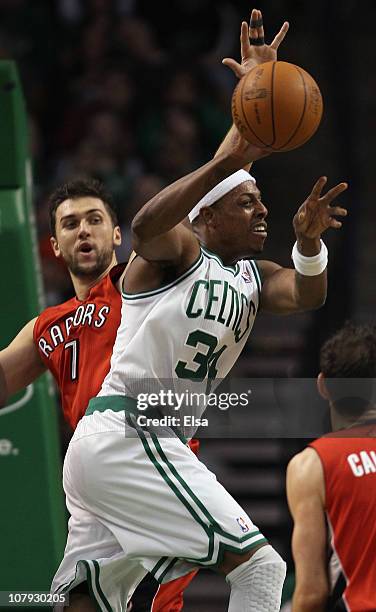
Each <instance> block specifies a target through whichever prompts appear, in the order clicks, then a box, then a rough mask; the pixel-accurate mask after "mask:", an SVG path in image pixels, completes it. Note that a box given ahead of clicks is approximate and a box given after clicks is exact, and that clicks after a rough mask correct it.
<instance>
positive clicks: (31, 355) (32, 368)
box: [0, 319, 46, 406]
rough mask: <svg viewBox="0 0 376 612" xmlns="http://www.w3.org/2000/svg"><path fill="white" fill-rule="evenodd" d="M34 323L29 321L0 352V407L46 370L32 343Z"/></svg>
mask: <svg viewBox="0 0 376 612" xmlns="http://www.w3.org/2000/svg"><path fill="white" fill-rule="evenodd" d="M35 321H36V319H33V320H32V321H29V323H27V324H26V325H25V327H23V328H22V329H21V331H20V332H19V334H18V335H17V336H16V337H15V338H14V340H12V342H11V343H10V344H9V346H7V347H6V348H5V349H3V350H2V351H0V406H3V405H4V404H5V403H6V401H7V398H8V396H10V395H13V393H17V391H20V390H21V389H24V388H25V387H27V385H29V384H30V383H31V382H33V380H35V379H36V378H37V377H38V376H40V375H41V374H43V372H44V371H45V369H46V368H45V366H44V364H43V362H42V361H41V358H40V357H39V353H38V350H37V347H36V346H35V343H34V338H33V330H34V325H35Z"/></svg>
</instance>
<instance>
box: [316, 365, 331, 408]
mask: <svg viewBox="0 0 376 612" xmlns="http://www.w3.org/2000/svg"><path fill="white" fill-rule="evenodd" d="M317 389H318V392H319V393H320V395H321V397H322V398H323V399H325V400H328V401H329V400H330V395H329V392H328V389H327V387H326V384H325V376H324V374H323V373H322V372H320V374H319V375H318V377H317Z"/></svg>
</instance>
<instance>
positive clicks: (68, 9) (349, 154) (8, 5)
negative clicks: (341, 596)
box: [0, 0, 376, 611]
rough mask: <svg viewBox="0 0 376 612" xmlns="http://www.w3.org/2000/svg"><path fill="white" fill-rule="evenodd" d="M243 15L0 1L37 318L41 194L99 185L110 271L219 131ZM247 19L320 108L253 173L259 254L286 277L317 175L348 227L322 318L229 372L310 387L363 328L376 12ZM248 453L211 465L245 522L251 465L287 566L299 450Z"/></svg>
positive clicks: (373, 300) (333, 254)
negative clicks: (32, 219)
mask: <svg viewBox="0 0 376 612" xmlns="http://www.w3.org/2000/svg"><path fill="white" fill-rule="evenodd" d="M251 8H252V6H250V5H247V3H245V2H244V1H243V0H242V1H240V0H233V1H231V0H215V1H214V0H159V1H158V2H151V1H150V0H149V1H148V0H32V1H31V0H0V58H1V59H7V58H11V59H14V60H16V62H17V64H18V68H19V70H20V74H21V80H22V84H23V87H24V91H25V97H26V102H27V107H28V113H29V117H30V137H31V147H32V159H33V170H34V196H35V197H34V202H35V209H36V215H37V228H38V237H39V244H40V253H41V258H42V270H43V276H44V281H45V291H46V303H47V304H48V305H50V304H55V303H57V302H59V301H61V300H64V299H67V298H69V297H71V295H72V288H71V285H70V281H69V277H68V275H67V274H66V272H65V270H64V268H63V267H62V266H61V265H59V263H58V262H57V261H56V260H55V258H54V256H53V254H52V251H51V249H50V246H49V227H48V211H47V206H46V201H47V197H48V194H49V193H50V191H51V190H52V189H54V188H55V187H56V185H58V184H60V183H62V182H65V181H67V180H69V179H72V178H77V177H81V176H91V177H96V178H99V179H101V180H102V181H103V182H104V183H105V184H106V186H107V188H108V189H109V190H110V191H111V193H112V195H113V197H114V200H115V202H116V205H117V210H118V214H119V219H120V223H121V226H122V229H123V246H122V248H121V250H120V252H119V259H120V260H122V259H125V258H126V257H127V256H128V253H129V249H130V244H129V225H130V222H131V220H132V218H133V216H134V214H135V212H136V211H137V210H138V209H139V208H140V206H142V204H144V203H145V202H146V201H147V200H148V199H149V198H150V197H152V196H153V195H155V193H157V192H158V191H159V190H160V189H161V188H162V187H163V186H165V185H167V184H168V183H170V182H172V181H174V180H175V179H177V178H179V177H181V176H183V175H184V174H187V173H188V172H190V171H192V170H194V169H195V168H197V167H198V166H200V165H201V164H203V163H205V162H206V161H207V160H208V159H210V157H211V156H212V155H213V154H214V152H215V150H216V148H217V147H218V145H219V143H220V141H221V139H222V137H223V136H224V135H225V133H226V131H227V130H228V129H229V127H230V124H231V118H230V100H231V94H232V91H233V89H234V86H235V84H236V79H235V77H234V76H233V75H232V73H231V71H230V70H229V69H228V68H225V67H224V66H222V64H221V60H222V58H223V57H234V58H235V59H239V30H240V22H241V20H242V19H245V20H248V19H249V15H250V11H251ZM256 8H261V9H262V10H263V15H264V23H265V32H266V39H267V42H270V41H271V40H272V38H273V37H274V35H275V33H276V32H277V31H278V29H279V28H280V26H281V24H282V23H283V21H284V20H288V21H290V31H289V33H288V35H287V38H286V40H285V41H284V42H283V44H282V46H281V48H280V51H279V59H282V60H285V61H290V62H292V63H296V64H298V65H300V66H302V67H303V68H305V69H306V70H307V71H308V72H310V73H311V74H312V75H313V76H314V78H315V79H316V80H317V82H318V84H319V86H320V88H321V91H322V94H323V99H324V118H323V121H322V124H321V126H320V128H319V131H318V132H317V134H316V135H315V136H314V137H313V139H312V140H311V141H310V142H309V143H308V144H306V145H304V147H303V148H301V149H298V150H296V151H293V152H290V153H284V154H275V155H273V156H271V157H270V158H266V159H265V160H262V161H260V162H258V163H257V164H256V165H255V167H254V170H253V172H254V174H255V176H256V178H257V180H258V184H259V187H260V189H261V191H262V194H263V200H264V202H265V203H266V204H267V206H268V207H269V219H268V221H269V228H270V231H269V237H268V242H267V245H266V249H265V255H264V256H265V258H266V259H273V260H275V261H277V262H279V263H281V264H282V265H290V254H291V247H292V244H293V241H294V235H293V230H292V223H291V222H292V217H293V214H294V212H295V210H296V209H297V207H298V206H299V205H300V204H301V203H302V202H303V200H304V199H305V197H306V196H307V195H308V193H309V192H310V190H311V188H312V186H313V184H314V182H315V181H316V180H317V178H318V177H319V176H321V175H323V174H325V175H327V176H328V185H329V186H333V185H334V184H336V183H337V182H339V181H342V180H345V181H348V182H349V190H348V192H347V194H346V195H344V196H343V198H341V203H342V204H344V205H345V206H347V208H348V210H349V216H348V218H347V219H346V220H345V223H344V227H343V229H342V230H341V231H340V232H337V233H336V232H334V231H332V232H329V233H328V234H327V235H326V237H325V241H326V243H327V245H328V248H329V255H330V264H329V277H330V282H329V296H328V300H327V304H326V305H325V307H324V308H322V309H321V310H319V311H318V312H316V313H309V314H304V315H298V316H294V317H289V318H287V319H277V318H274V317H268V316H266V315H262V316H260V317H259V318H258V321H257V322H256V326H255V331H254V332H253V333H252V336H251V341H250V343H249V347H248V349H247V350H246V352H245V353H244V356H243V358H242V359H241V360H240V362H239V364H238V366H237V368H236V370H235V374H236V375H238V376H244V377H252V376H253V377H286V376H289V377H297V376H307V377H313V376H315V375H316V373H317V369H318V348H319V346H320V344H321V343H322V341H323V340H324V339H326V338H327V336H328V334H330V333H331V332H333V331H335V330H336V329H338V328H339V327H340V326H341V325H342V323H343V322H344V321H345V320H346V319H348V318H352V319H355V320H357V321H358V322H359V321H371V322H374V311H375V304H376V289H375V283H374V272H373V254H374V232H375V230H374V227H375V211H374V194H375V190H376V173H375V171H374V163H373V151H372V146H373V142H374V134H375V124H376V112H375V110H376V108H375V106H376V72H375V70H374V68H373V66H374V58H375V48H374V23H375V17H376V7H375V4H374V1H373V0H363V1H362V3H361V5H360V4H359V3H358V2H355V0H342V1H341V2H336V1H335V0H317V1H316V2H314V3H313V2H305V1H304V0H273V2H264V1H261V2H259V4H258V5H257V7H256ZM307 437H309V436H307ZM260 443H261V440H259V441H256V442H255V444H254V446H253V449H254V450H253V451H252V452H253V455H252V453H251V455H252V456H251V457H250V456H249V451H248V452H246V449H245V447H244V452H243V451H242V450H241V449H242V446H241V444H240V445H238V446H237V450H236V452H235V453H234V447H226V448H227V450H228V463H227V464H226V465H223V464H224V462H225V459H226V453H227V451H226V449H225V447H224V445H223V444H221V445H220V446H218V452H217V454H215V453H216V451H215V442H213V444H212V447H211V448H212V454H211V455H210V457H209V460H210V459H211V461H212V463H214V465H215V464H216V463H217V464H221V466H222V472H223V471H224V472H225V477H224V481H225V482H224V484H226V477H227V478H228V480H229V482H231V483H232V484H233V486H235V484H236V482H238V488H239V491H238V492H237V491H236V490H235V491H234V494H235V496H236V497H237V499H239V501H240V502H241V503H245V505H246V506H247V503H248V504H249V505H250V514H251V516H255V515H256V518H255V521H256V522H257V520H258V515H257V508H256V510H255V499H254V498H253V502H251V501H249V498H250V492H249V491H248V492H247V493H248V497H247V498H246V500H248V502H247V501H244V499H242V496H243V497H244V495H245V493H244V488H245V486H246V485H245V483H246V482H248V483H249V482H250V479H251V481H252V470H253V467H254V465H256V467H257V468H258V472H257V470H256V472H255V475H254V479H255V480H254V483H256V484H254V486H253V490H254V491H255V490H256V498H257V499H258V500H259V502H260V504H261V505H260V508H259V514H260V516H261V518H260V522H262V523H263V526H264V525H265V522H266V523H268V521H269V523H270V527H269V533H270V531H271V533H272V534H273V525H274V528H275V537H276V538H277V539H278V538H279V540H278V541H279V542H280V549H282V550H281V552H282V553H283V552H284V550H285V551H287V550H288V543H287V542H288V537H289V533H288V530H285V531H284V526H285V525H286V524H287V523H288V519H287V518H286V517H287V512H286V508H285V506H284V493H283V478H284V466H285V460H286V457H288V456H290V455H291V452H292V451H293V450H296V448H298V447H299V444H298V443H296V442H293V441H291V444H290V446H289V447H288V448H287V449H286V444H285V445H282V446H276V444H277V441H276V440H275V441H274V442H273V443H270V444H269V446H267V445H266V446H265V444H264V443H263V444H260ZM294 444H295V446H294ZM273 445H274V446H273ZM300 445H302V441H300ZM209 446H210V445H209ZM247 448H248V449H249V445H248V446H247ZM255 449H256V450H255ZM268 449H269V450H268ZM203 454H204V457H205V449H204V450H203ZM209 454H210V453H209ZM246 456H247V457H248V459H245V457H246ZM252 457H253V459H252ZM260 457H263V459H260ZM231 458H232V459H231ZM231 461H232V467H231V465H230V463H231ZM252 462H253V463H252ZM226 470H227V472H226ZM242 470H243V472H242ZM242 473H243V474H244V478H243V480H242V478H241V474H242ZM226 475H227V476H226ZM268 479H269V480H268ZM222 480H223V479H222ZM256 481H257V482H256ZM234 483H235V484H234ZM257 483H258V485H257ZM268 483H269V484H268ZM268 486H269V489H268V488H267V487H268ZM255 487H256V488H255ZM257 487H258V488H257ZM263 487H264V489H263ZM235 489H236V486H235ZM257 496H258V497H257ZM257 499H256V505H257V503H258V502H257ZM260 500H261V501H260ZM267 500H269V501H271V504H270V508H271V509H269V511H268V510H267V507H269V506H267V503H266V502H267ZM251 503H253V506H252V505H251ZM278 504H279V505H278ZM252 508H253V510H252ZM268 512H269V515H268ZM273 513H274V514H273ZM273 521H274V523H273ZM266 531H268V530H266ZM285 554H288V553H287V552H285ZM192 609H195V611H196V610H198V608H197V607H196V608H192ZM205 610H209V608H205Z"/></svg>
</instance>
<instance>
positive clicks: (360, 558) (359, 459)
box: [310, 423, 376, 612]
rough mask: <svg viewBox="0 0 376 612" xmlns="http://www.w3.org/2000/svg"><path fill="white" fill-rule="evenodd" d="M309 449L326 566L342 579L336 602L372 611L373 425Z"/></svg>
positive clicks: (375, 561)
mask: <svg viewBox="0 0 376 612" xmlns="http://www.w3.org/2000/svg"><path fill="white" fill-rule="evenodd" d="M310 446H311V447H312V448H314V449H315V450H316V452H317V453H318V455H319V457H320V459H321V462H322V465H323V469H324V475H325V494H326V514H327V518H328V523H329V528H330V530H331V546H332V549H333V559H332V562H331V566H332V567H335V566H336V565H337V567H338V570H339V572H337V573H338V574H340V573H341V572H342V574H343V578H344V581H343V582H344V590H343V594H342V600H343V602H344V605H345V607H346V609H347V610H350V611H351V612H367V611H371V610H372V611H373V612H375V610H376V424H375V423H372V424H368V425H362V426H359V427H354V428H351V429H348V430H342V431H339V432H336V433H333V434H329V435H328V436H324V437H323V438H320V439H319V440H315V441H314V442H312V443H311V444H310ZM333 561H334V563H333ZM332 577H333V574H332ZM335 578H336V579H337V581H338V580H340V579H341V577H340V576H336V577H335ZM332 582H334V580H332ZM333 586H334V584H333Z"/></svg>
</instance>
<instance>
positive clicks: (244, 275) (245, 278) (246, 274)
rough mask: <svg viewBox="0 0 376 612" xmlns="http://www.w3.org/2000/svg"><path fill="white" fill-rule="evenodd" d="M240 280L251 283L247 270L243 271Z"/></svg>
mask: <svg viewBox="0 0 376 612" xmlns="http://www.w3.org/2000/svg"><path fill="white" fill-rule="evenodd" d="M242 278H243V279H244V280H245V282H246V283H251V282H252V277H251V275H250V274H249V272H248V270H243V272H242Z"/></svg>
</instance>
